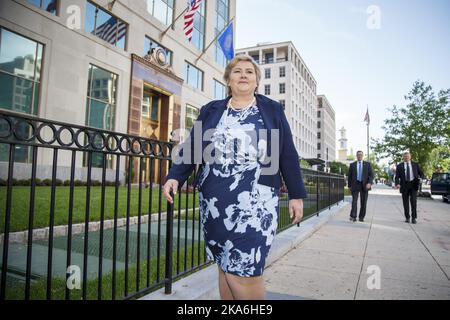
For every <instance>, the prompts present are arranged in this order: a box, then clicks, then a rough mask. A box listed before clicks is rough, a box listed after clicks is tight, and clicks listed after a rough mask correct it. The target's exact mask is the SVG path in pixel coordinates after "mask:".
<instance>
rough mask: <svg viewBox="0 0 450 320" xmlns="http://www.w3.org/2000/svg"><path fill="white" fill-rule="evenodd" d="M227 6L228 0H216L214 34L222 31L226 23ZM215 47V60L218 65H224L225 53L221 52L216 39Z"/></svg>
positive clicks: (227, 15)
mask: <svg viewBox="0 0 450 320" xmlns="http://www.w3.org/2000/svg"><path fill="white" fill-rule="evenodd" d="M229 7H230V3H229V0H216V14H217V20H216V28H215V34H216V36H217V35H218V34H219V33H220V32H222V31H223V30H224V28H225V27H226V26H227V24H228V20H229ZM215 47H216V62H217V63H218V64H219V65H220V66H222V67H225V66H226V64H227V58H225V55H224V54H223V52H222V49H221V48H220V45H219V42H218V41H216V45H215Z"/></svg>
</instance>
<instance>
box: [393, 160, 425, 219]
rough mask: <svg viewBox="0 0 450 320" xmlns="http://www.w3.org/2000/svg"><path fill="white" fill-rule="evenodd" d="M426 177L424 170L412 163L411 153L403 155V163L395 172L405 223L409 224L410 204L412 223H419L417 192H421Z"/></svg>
mask: <svg viewBox="0 0 450 320" xmlns="http://www.w3.org/2000/svg"><path fill="white" fill-rule="evenodd" d="M423 177H424V175H423V172H422V169H420V167H419V165H418V164H417V163H415V162H412V161H411V154H410V153H409V152H405V153H403V162H402V163H400V164H399V165H398V166H397V170H396V171H395V187H396V188H397V189H400V193H401V194H402V198H403V211H404V213H405V218H406V220H405V222H406V223H409V221H410V220H409V219H410V215H409V202H411V211H412V223H414V224H415V223H416V221H417V191H418V190H419V184H420V180H419V178H422V179H423Z"/></svg>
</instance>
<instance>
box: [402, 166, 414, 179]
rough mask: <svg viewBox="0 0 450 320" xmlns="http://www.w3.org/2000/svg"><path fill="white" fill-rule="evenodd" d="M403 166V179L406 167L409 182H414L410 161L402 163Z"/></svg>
mask: <svg viewBox="0 0 450 320" xmlns="http://www.w3.org/2000/svg"><path fill="white" fill-rule="evenodd" d="M403 165H404V166H405V177H406V173H407V172H408V169H407V166H409V181H413V180H414V173H413V169H412V165H411V161H410V162H403ZM406 178H408V177H406Z"/></svg>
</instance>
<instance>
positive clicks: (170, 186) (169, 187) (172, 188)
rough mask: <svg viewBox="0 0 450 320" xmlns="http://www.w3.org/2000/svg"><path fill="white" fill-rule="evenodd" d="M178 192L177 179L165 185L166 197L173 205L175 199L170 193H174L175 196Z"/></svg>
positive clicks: (170, 180) (168, 181)
mask: <svg viewBox="0 0 450 320" xmlns="http://www.w3.org/2000/svg"><path fill="white" fill-rule="evenodd" d="M177 190H178V181H177V180H175V179H169V180H167V181H166V183H165V184H164V197H166V199H167V201H169V202H170V203H172V204H173V199H172V197H171V196H170V191H173V194H174V195H175V194H177Z"/></svg>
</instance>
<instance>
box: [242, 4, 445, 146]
mask: <svg viewBox="0 0 450 320" xmlns="http://www.w3.org/2000/svg"><path fill="white" fill-rule="evenodd" d="M371 6H376V10H378V12H379V15H378V16H379V19H378V20H375V19H376V18H377V14H376V13H375V14H374V11H371V12H369V13H368V12H367V10H368V9H369V10H371ZM377 21H378V22H379V23H378V24H377ZM284 41H292V42H293V43H294V45H295V47H296V48H297V50H298V52H299V53H300V55H301V56H302V58H303V60H304V61H305V63H306V65H307V66H308V68H309V70H310V71H311V73H312V75H313V76H314V78H315V79H316V81H317V94H324V95H326V96H327V98H328V100H329V101H330V103H331V105H332V107H333V108H334V110H335V112H336V129H337V130H339V129H340V128H342V127H345V128H346V129H347V138H348V147H349V151H350V148H353V151H354V153H356V151H357V150H363V151H364V152H365V153H366V150H367V138H366V137H367V133H366V132H367V126H366V124H365V122H364V121H363V120H364V116H365V113H366V109H367V106H368V108H369V114H370V120H371V123H370V137H371V138H382V137H383V136H384V131H383V129H382V128H381V127H382V125H383V121H384V119H386V118H388V117H389V116H390V113H389V112H388V108H391V107H392V106H393V105H397V106H405V105H406V101H405V100H404V96H405V95H406V94H407V93H408V92H409V91H410V90H411V89H412V87H413V84H414V82H415V81H416V80H421V81H424V82H425V83H427V84H429V85H431V86H432V87H433V89H434V91H435V92H436V93H437V92H438V91H439V90H441V89H448V88H450V0H429V1H425V0H381V1H364V0H308V1H307V0H237V10H236V48H244V47H250V46H255V45H256V44H257V43H260V42H272V43H276V42H284ZM339 136H340V133H339V132H336V139H337V140H338V139H339ZM337 148H338V143H337Z"/></svg>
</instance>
